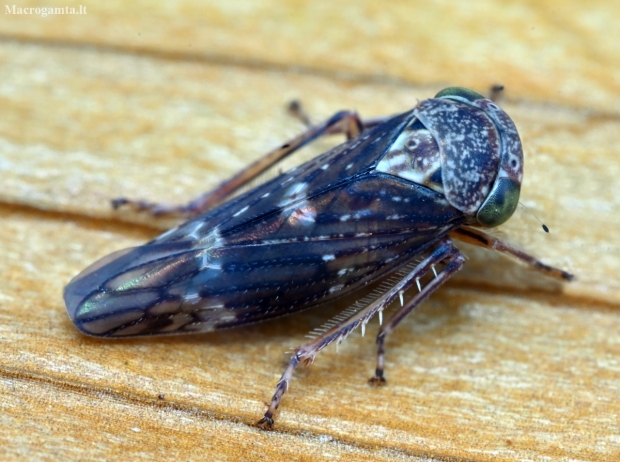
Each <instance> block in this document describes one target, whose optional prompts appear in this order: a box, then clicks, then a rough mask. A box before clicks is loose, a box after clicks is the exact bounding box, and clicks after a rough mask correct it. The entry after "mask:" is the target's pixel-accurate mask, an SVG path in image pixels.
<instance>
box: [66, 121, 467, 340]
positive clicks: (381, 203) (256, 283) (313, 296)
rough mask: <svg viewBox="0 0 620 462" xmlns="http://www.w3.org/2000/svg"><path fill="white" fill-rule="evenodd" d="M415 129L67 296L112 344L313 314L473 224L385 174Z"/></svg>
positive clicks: (113, 267) (372, 137) (317, 163)
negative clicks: (388, 159) (389, 155)
mask: <svg viewBox="0 0 620 462" xmlns="http://www.w3.org/2000/svg"><path fill="white" fill-rule="evenodd" d="M408 120H409V115H407V114H404V115H402V116H398V117H395V118H394V119H391V120H390V121H388V122H387V124H388V126H387V127H383V129H380V128H381V127H382V126H379V127H378V128H377V129H375V130H377V133H372V131H371V132H370V133H369V134H365V135H363V136H362V137H358V138H356V139H355V140H352V141H350V142H348V143H346V144H344V145H343V146H340V147H338V148H336V149H334V150H333V151H330V152H329V153H327V154H325V155H323V156H320V157H318V158H316V159H314V160H312V161H310V162H309V163H307V164H304V165H302V166H301V167H299V168H298V169H296V170H295V171H294V172H288V173H286V174H284V175H282V176H281V177H280V178H278V179H275V180H274V181H272V182H270V183H267V184H266V185H263V186H261V187H259V188H257V189H255V190H253V191H250V192H248V193H247V194H245V195H243V196H241V197H240V198H238V199H235V200H233V201H231V202H229V203H226V204H223V205H222V206H220V207H218V208H216V209H215V210H214V211H212V212H209V213H207V214H205V215H203V216H201V217H197V218H196V219H194V220H192V221H190V222H188V223H186V224H184V225H182V226H180V227H179V228H177V229H175V230H172V231H170V232H168V233H165V234H164V235H162V236H160V237H159V238H157V239H155V240H154V241H152V242H151V243H149V244H147V245H145V246H143V247H138V248H135V249H130V250H127V251H123V252H121V253H118V254H113V255H112V256H110V257H106V258H105V259H104V260H103V261H102V262H99V263H95V264H94V265H93V266H91V267H89V268H87V269H86V270H85V271H84V272H82V273H81V274H80V275H78V276H77V277H76V278H74V280H73V281H71V283H70V284H69V285H68V286H67V288H66V290H65V301H66V304H67V309H68V311H69V314H70V316H71V319H72V320H73V321H74V323H75V324H76V325H77V326H78V327H79V328H80V329H81V330H82V331H84V332H85V333H88V334H91V335H101V336H129V335H150V334H169V333H182V332H205V331H211V330H214V329H219V328H225V327H233V326H238V325H242V324H247V323H250V322H255V321H259V320H262V319H267V318H271V317H275V316H280V315H282V314H287V313H291V312H294V311H297V310H300V309H304V308H309V307H311V306H314V305H316V304H318V303H323V302H326V301H329V300H332V299H334V298H336V297H339V296H342V295H344V294H346V293H349V292H351V291H353V290H355V289H357V288H359V287H362V286H364V285H366V284H368V283H370V282H372V281H374V280H376V279H378V278H380V277H382V276H384V275H386V274H388V273H389V272H391V271H393V270H394V269H396V268H397V267H399V266H400V265H402V264H403V263H404V262H406V261H408V260H410V259H411V258H412V257H413V256H415V255H417V254H419V253H421V252H423V251H424V250H425V249H426V248H428V247H430V246H432V245H433V244H434V243H435V242H437V240H438V239H440V238H441V237H443V236H445V235H446V234H447V233H448V232H450V231H451V230H452V229H454V228H456V227H458V226H460V225H461V224H462V223H463V222H464V220H465V218H464V216H463V214H462V213H461V212H459V211H458V210H456V209H455V208H454V207H452V206H450V205H449V204H448V203H447V201H446V200H445V199H444V198H443V196H441V195H440V194H438V193H436V192H434V191H431V190H429V189H427V188H425V187H423V186H419V185H416V184H414V183H411V182H409V181H407V180H404V179H402V178H397V177H395V176H392V175H388V174H385V173H378V172H376V171H375V170H374V166H375V165H376V163H377V161H378V159H380V157H381V156H382V155H383V153H384V152H385V151H386V150H387V149H388V148H389V146H390V145H391V143H392V142H393V140H394V139H395V138H396V137H397V136H398V133H400V131H401V130H402V128H403V127H404V125H406V123H407V122H408ZM388 128H389V130H388ZM378 129H380V130H378ZM349 172H350V173H349Z"/></svg>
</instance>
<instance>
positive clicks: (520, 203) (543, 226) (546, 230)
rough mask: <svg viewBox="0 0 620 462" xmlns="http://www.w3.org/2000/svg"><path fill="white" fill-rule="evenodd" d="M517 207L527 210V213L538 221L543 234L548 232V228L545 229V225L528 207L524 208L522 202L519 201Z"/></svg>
mask: <svg viewBox="0 0 620 462" xmlns="http://www.w3.org/2000/svg"><path fill="white" fill-rule="evenodd" d="M519 205H521V207H523V208H524V209H525V210H527V211H528V212H530V214H531V215H532V216H533V217H534V218H536V219H537V220H538V222H539V223H540V224H541V225H542V229H543V230H544V231H545V233H548V232H549V228H548V227H547V225H546V224H544V223H543V222H542V221H540V218H538V217H537V216H536V215H534V214H533V213H532V212H531V211H530V209H529V208H528V207H526V206H525V205H523V202H521V201H519Z"/></svg>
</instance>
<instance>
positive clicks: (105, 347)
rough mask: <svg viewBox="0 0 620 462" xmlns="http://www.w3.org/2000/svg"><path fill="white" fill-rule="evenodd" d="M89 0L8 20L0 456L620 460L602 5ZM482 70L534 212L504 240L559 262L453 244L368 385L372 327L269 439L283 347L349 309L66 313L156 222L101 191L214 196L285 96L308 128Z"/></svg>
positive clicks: (0, 49) (607, 25) (610, 56)
mask: <svg viewBox="0 0 620 462" xmlns="http://www.w3.org/2000/svg"><path fill="white" fill-rule="evenodd" d="M82 4H83V5H85V6H86V7H87V14H86V15H82V16H69V15H64V16H63V15H56V16H49V17H47V18H42V17H41V16H37V15H10V14H3V15H0V34H2V35H1V37H2V40H0V107H1V114H2V116H1V117H0V174H1V177H2V180H1V183H0V184H1V185H2V188H0V216H1V218H0V220H1V223H2V226H1V227H0V233H1V234H0V235H1V238H0V255H2V258H0V275H1V276H2V277H1V278H0V332H1V335H0V383H1V387H2V390H1V391H0V408H1V409H2V411H1V412H0V415H1V416H2V417H1V420H0V425H2V427H3V431H2V432H0V435H2V436H0V455H1V456H2V457H1V458H3V459H7V458H12V459H36V458H40V459H49V460H52V459H59V458H62V459H80V460H89V459H102V458H107V459H114V458H121V457H122V458H139V457H142V458H153V459H164V458H166V459H170V458H174V459H179V460H190V459H195V460H202V459H205V458H209V459H214V460H241V459H262V458H270V459H271V460H281V459H286V460H320V459H327V458H329V459H344V458H353V459H359V460H400V459H403V460H404V459H407V460H416V459H418V458H420V459H424V458H428V459H431V460H434V459H436V460H446V459H468V460H480V461H483V460H524V459H529V460H537V459H543V458H550V459H553V460H560V459H566V460H568V459H571V460H616V459H617V458H618V456H619V455H620V438H619V436H618V435H620V425H619V423H618V417H617V416H618V415H619V414H620V404H619V403H620V399H619V398H620V387H619V386H618V384H619V383H620V359H619V358H620V311H619V308H620V265H619V261H620V243H619V240H618V229H620V226H619V225H620V215H619V214H618V210H620V182H619V181H618V178H619V177H620V167H619V166H620V163H619V161H618V159H620V151H619V146H620V130H618V127H619V122H620V112H619V111H618V109H617V108H618V105H619V103H620V97H619V96H618V95H620V91H619V90H620V89H619V85H620V84H619V82H618V80H617V73H618V64H617V63H618V62H620V56H618V55H619V54H620V49H619V48H618V46H617V44H618V43H620V37H619V36H618V34H619V29H618V27H617V24H618V20H619V19H620V11H619V10H620V6H618V5H615V4H612V3H609V2H588V4H587V5H585V4H583V3H582V2H577V1H572V2H551V1H548V2H544V1H543V2H541V1H538V2H531V3H529V2H521V3H508V2H505V3H502V2H497V3H482V2H476V3H475V4H474V3H463V4H462V5H460V3H459V2H452V3H445V4H443V3H438V4H429V3H428V2H402V3H400V4H396V3H391V4H390V6H385V5H382V4H381V3H380V2H366V3H364V2H360V1H355V2H353V1H352V2H348V3H345V2H337V3H336V2H331V3H330V4H327V3H325V4H322V3H318V2H307V3H306V2H293V1H288V2H280V3H276V2H273V3H270V2H205V3H201V4H197V2H193V1H186V2H181V3H179V2H177V3H175V5H176V6H175V7H171V6H167V5H168V4H167V3H165V2H161V3H158V2H149V3H148V10H146V9H145V7H144V6H143V5H142V4H140V5H138V4H137V3H136V4H129V5H127V4H125V3H123V2H118V3H116V2H92V3H90V2H82ZM24 6H27V5H24ZM30 6H33V7H34V6H37V5H36V4H35V2H31V5H30ZM45 6H52V5H50V2H46V4H45ZM497 82H500V83H503V84H504V85H506V87H507V92H506V99H505V100H504V101H502V103H501V104H502V105H503V107H504V108H505V109H506V111H507V112H508V113H509V114H510V115H511V116H512V117H513V119H514V120H515V123H516V124H517V126H518V128H519V130H520V133H521V135H522V138H523V143H524V148H525V155H526V173H525V175H526V176H525V182H524V187H523V192H522V199H521V200H522V202H523V203H524V204H525V205H526V206H527V207H528V209H529V211H526V210H524V209H521V208H520V209H519V211H518V212H517V213H516V214H515V216H514V217H513V218H512V219H511V221H510V222H508V223H507V224H506V225H505V226H503V227H502V229H501V234H502V235H504V236H507V237H508V238H509V239H510V240H511V242H514V243H518V244H519V245H521V246H522V247H523V248H525V249H526V250H527V251H529V252H531V253H533V254H534V255H536V256H538V257H540V258H542V259H543V260H544V261H545V262H548V263H550V264H554V265H557V266H560V267H563V268H566V269H569V270H571V271H573V272H574V273H575V274H576V275H577V280H576V281H575V282H574V283H571V284H567V285H563V284H559V283H557V282H555V281H551V280H547V279H545V278H543V277H541V276H540V275H538V274H536V273H533V272H530V271H528V270H527V269H525V268H523V267H521V266H519V265H518V264H517V263H514V262H512V261H510V260H506V259H505V258H502V257H500V256H498V255H493V254H490V253H489V252H486V251H484V250H481V249H474V248H471V247H469V246H463V248H464V249H465V251H466V253H467V255H468V257H469V260H468V261H467V264H466V268H465V269H464V270H463V271H462V272H461V273H460V274H459V275H458V276H457V277H455V278H454V280H453V281H451V282H450V283H448V284H447V286H446V287H444V288H443V289H441V290H440V291H439V292H438V293H437V294H436V295H435V296H433V297H432V298H431V300H429V301H428V302H427V303H425V304H424V305H423V306H422V307H421V308H420V309H419V311H418V312H417V313H415V314H414V315H412V316H410V318H409V319H407V320H406V321H405V322H404V323H403V325H402V326H401V327H399V329H397V331H396V332H395V333H394V335H393V336H392V337H390V338H389V340H388V342H387V348H388V350H387V370H386V374H387V378H388V385H387V386H386V387H383V388H378V389H377V388H371V387H370V386H368V385H367V383H366V379H367V378H369V377H370V375H371V373H372V371H373V368H374V360H375V346H374V338H373V335H374V334H375V333H376V331H377V326H376V325H374V326H372V325H369V327H368V329H367V335H366V337H365V338H362V337H361V336H360V335H358V334H357V332H356V333H355V334H354V335H352V336H351V337H350V338H349V339H348V340H347V342H346V343H345V344H343V345H341V347H340V351H339V353H336V351H335V349H332V348H329V349H328V350H327V351H325V352H323V353H322V354H321V355H319V357H318V358H317V361H316V362H315V364H314V365H313V366H312V367H310V368H306V369H304V368H302V369H301V370H299V371H298V373H297V374H296V375H295V378H294V380H293V381H292V383H291V388H290V391H289V392H288V393H287V394H286V395H285V397H284V401H283V404H282V406H281V412H280V414H279V415H278V420H277V421H276V428H275V431H273V432H263V431H259V430H257V429H256V428H254V427H253V426H252V425H253V423H254V422H255V421H256V420H257V419H258V418H259V417H260V416H261V414H262V412H264V403H265V402H266V401H268V400H269V399H270V397H271V393H272V391H273V386H274V385H275V383H276V381H277V379H278V377H279V375H280V374H281V372H282V369H283V367H284V365H285V362H286V360H287V356H285V355H284V352H286V351H287V350H289V349H291V348H292V347H294V346H296V345H297V344H299V343H301V342H303V340H304V335H305V334H306V333H308V332H309V331H310V330H311V329H312V328H314V327H317V326H318V325H320V324H321V323H322V322H323V321H325V320H327V319H329V318H330V317H331V316H332V315H334V314H335V313H336V312H337V311H338V310H340V309H343V308H344V306H345V304H344V303H343V304H339V305H338V306H333V305H332V306H327V307H323V308H321V309H317V310H313V311H310V312H306V313H302V314H300V315H295V316H291V317H286V318H282V319H281V320H278V321H275V322H270V323H266V324H262V325H255V326H249V327H247V328H243V329H237V330H231V331H225V332H218V333H214V334H212V335H203V336H197V337H178V338H164V339H161V338H160V339H132V340H122V341H106V340H100V339H93V338H87V337H84V336H82V335H80V334H79V333H78V332H77V331H76V330H75V328H74V327H73V326H72V324H71V322H70V321H69V319H68V318H67V316H66V314H65V310H64V305H63V301H62V289H63V287H64V285H65V284H66V283H67V282H68V280H69V279H70V278H71V277H72V276H74V275H75V274H76V273H77V272H79V271H80V270H81V269H83V268H84V267H85V266H86V265H87V264H89V263H91V262H92V261H94V260H95V259H96V258H98V257H100V256H103V255H105V254H107V253H109V252H112V251H114V250H117V249H120V248H123V247H127V246H133V245H140V244H141V243H142V242H145V241H146V240H148V239H150V238H152V237H154V236H156V235H157V234H158V232H159V231H160V230H161V229H163V228H165V227H166V226H169V225H170V224H171V223H170V221H166V222H158V221H155V220H153V219H151V218H148V217H144V216H136V215H135V214H132V213H128V212H120V213H115V212H113V211H111V210H110V207H109V200H110V199H111V198H114V197H116V196H118V195H124V196H129V197H137V198H146V199H149V200H155V201H163V202H171V203H179V202H183V201H186V200H188V199H189V198H191V197H192V196H194V195H196V194H198V193H200V192H203V191H205V190H207V189H209V188H210V187H213V186H214V185H215V184H217V183H218V181H220V180H222V179H224V178H226V177H228V176H230V175H231V174H232V173H234V172H235V171H237V170H238V169H240V168H241V167H243V166H244V165H245V164H246V163H247V162H249V161H251V160H253V159H255V158H256V157H257V156H258V155H260V154H261V153H263V152H266V151H267V150H269V149H271V148H273V147H274V146H276V145H277V144H279V143H280V142H282V141H284V140H285V139H287V138H288V137H291V136H293V135H295V134H297V133H298V132H299V131H301V130H302V128H303V127H302V126H301V125H300V123H299V122H298V121H296V120H295V119H293V118H291V117H290V116H289V115H287V114H286V112H285V110H284V108H285V104H286V103H287V102H288V101H289V100H290V99H292V98H301V99H302V100H303V101H304V103H305V105H306V108H307V110H308V112H309V113H310V114H311V116H312V117H313V119H315V120H319V119H322V118H325V117H327V116H329V115H331V114H332V113H333V112H335V111H337V110H340V109H344V108H347V109H356V110H358V111H359V112H360V113H361V114H362V115H365V116H376V115H383V114H389V113H396V112H398V111H402V110H406V109H408V108H410V107H411V106H412V105H414V104H415V101H416V99H423V98H427V97H430V96H432V95H433V94H434V93H435V92H436V91H437V90H439V89H441V88H442V87H443V86H444V85H446V84H458V85H466V86H470V87H473V88H474V89H475V90H478V91H481V92H484V91H485V90H486V88H487V87H489V86H490V85H491V84H493V83H497ZM338 141H339V138H334V139H330V140H326V141H321V142H320V143H319V144H318V146H316V147H315V148H314V149H315V150H316V151H320V150H324V149H326V148H327V147H329V146H330V145H333V144H334V143H337V142H338ZM530 212H531V213H530ZM532 214H536V215H537V216H538V217H539V218H541V219H542V220H543V221H544V222H545V223H546V224H547V225H549V227H550V228H551V234H545V233H544V232H543V231H542V230H541V229H540V224H539V223H538V222H537V221H536V219H535V218H534V217H533V215H532ZM159 395H163V399H160V398H159Z"/></svg>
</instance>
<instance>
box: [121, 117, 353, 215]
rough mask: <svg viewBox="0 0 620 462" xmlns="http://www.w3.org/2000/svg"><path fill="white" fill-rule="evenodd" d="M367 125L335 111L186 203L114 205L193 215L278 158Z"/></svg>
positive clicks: (350, 135) (127, 202) (349, 135)
mask: <svg viewBox="0 0 620 462" xmlns="http://www.w3.org/2000/svg"><path fill="white" fill-rule="evenodd" d="M364 128H365V124H364V123H363V122H362V121H361V119H360V118H359V116H358V115H357V113H356V112H353V111H341V112H338V113H336V114H334V115H333V116H332V117H331V118H329V119H328V120H326V121H325V122H323V123H320V124H318V125H315V126H313V127H310V128H308V129H307V130H306V131H305V132H303V133H302V134H300V135H298V136H296V137H295V138H293V139H292V140H290V141H288V142H287V143H285V144H283V145H282V146H280V147H279V148H277V149H274V150H273V151H271V152H269V153H267V154H266V155H264V156H263V157H261V158H260V159H258V160H256V161H255V162H253V163H252V164H250V165H249V166H248V167H246V168H244V169H243V170H241V171H240V172H238V173H237V174H235V175H234V176H233V177H232V178H230V179H228V180H226V181H224V182H222V183H220V185H219V186H217V187H216V188H215V189H213V190H211V191H209V192H207V193H205V194H202V195H200V196H198V197H197V198H195V199H194V200H192V201H191V202H190V203H188V204H186V205H165V204H157V203H153V202H146V201H139V200H132V199H127V198H124V197H119V198H117V199H114V200H112V207H114V208H115V209H117V208H119V207H121V206H129V207H131V208H133V209H134V210H136V211H149V212H150V213H152V214H153V215H177V214H179V215H182V216H185V217H193V216H196V215H199V214H201V213H203V212H206V211H207V210H209V209H211V208H212V207H214V206H215V205H217V204H219V203H221V202H223V201H224V200H225V199H227V198H228V197H229V196H230V195H231V194H233V193H234V192H235V191H237V190H238V189H239V188H241V187H242V186H244V185H245V184H247V183H248V182H249V181H251V180H252V179H254V178H255V177H256V176H258V175H260V174H261V173H262V172H264V171H265V170H267V169H268V168H269V167H271V166H272V165H274V164H275V163H276V162H279V161H280V160H282V159H284V158H286V157H287V156H289V155H291V154H292V153H294V152H295V151H297V150H298V149H300V148H302V147H303V146H305V145H307V144H309V143H311V142H312V141H314V140H316V139H317V138H319V137H321V136H324V135H328V134H336V133H344V134H346V136H347V138H348V139H350V138H354V137H356V136H358V135H359V134H360V133H361V132H362V131H363V130H364Z"/></svg>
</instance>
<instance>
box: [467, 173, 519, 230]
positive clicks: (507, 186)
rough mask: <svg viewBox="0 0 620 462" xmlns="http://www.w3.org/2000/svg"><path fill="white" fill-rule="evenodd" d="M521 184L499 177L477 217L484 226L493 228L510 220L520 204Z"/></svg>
mask: <svg viewBox="0 0 620 462" xmlns="http://www.w3.org/2000/svg"><path fill="white" fill-rule="evenodd" d="M520 192H521V185H520V184H519V183H517V182H516V181H514V180H511V179H510V178H499V179H498V180H497V181H496V182H495V185H494V186H493V189H492V190H491V193H490V194H489V196H488V197H487V199H486V201H484V203H483V204H482V206H481V207H480V210H478V214H477V215H476V218H477V219H478V223H480V224H481V225H483V226H488V227H489V228H493V227H495V226H499V225H501V224H502V223H504V222H505V221H506V220H508V219H509V218H510V217H511V216H512V214H513V213H514V211H515V210H516V208H517V205H518V204H519V193H520Z"/></svg>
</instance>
